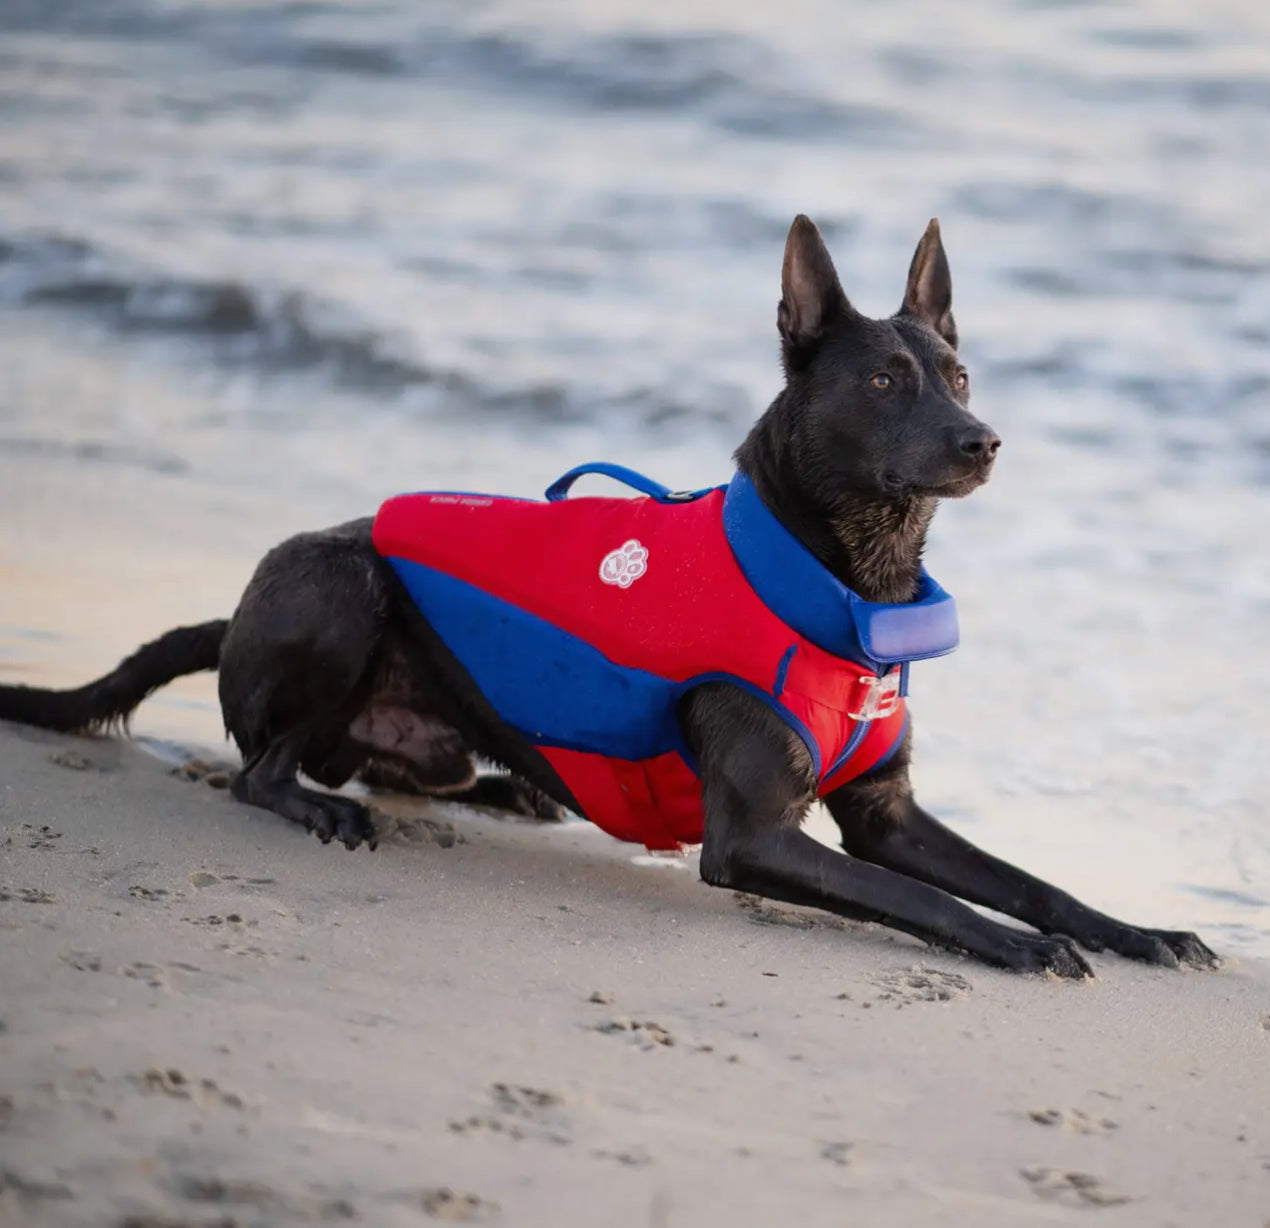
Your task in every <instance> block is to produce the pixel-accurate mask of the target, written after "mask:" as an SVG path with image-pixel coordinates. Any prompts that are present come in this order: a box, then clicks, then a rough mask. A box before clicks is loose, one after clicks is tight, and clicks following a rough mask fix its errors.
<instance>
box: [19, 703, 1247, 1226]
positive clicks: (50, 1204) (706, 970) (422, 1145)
mask: <svg viewBox="0 0 1270 1228" xmlns="http://www.w3.org/2000/svg"><path fill="white" fill-rule="evenodd" d="M0 828H2V829H3V831H2V833H0V1033H2V1034H0V1223H4V1224H10V1223H12V1224H26V1223H31V1224H50V1225H106V1226H111V1225H123V1224H129V1225H134V1226H139V1225H148V1226H150V1228H159V1226H163V1228H168V1226H175V1225H181V1226H188V1228H195V1226H204V1225H206V1226H211V1225H217V1226H226V1225H235V1226H236V1225H268V1226H270V1228H272V1226H273V1225H290V1224H305V1223H340V1222H345V1221H348V1222H357V1223H364V1224H370V1225H381V1224H382V1225H399V1224H400V1225H410V1224H423V1223H427V1222H430V1220H440V1221H447V1220H449V1221H456V1220H457V1221H467V1222H473V1223H493V1224H505V1225H527V1226H528V1225H553V1226H561V1225H579V1226H581V1225H586V1226H588V1228H590V1226H592V1225H615V1226H621V1225H639V1226H641V1228H642V1226H646V1225H665V1226H667V1228H671V1226H675V1228H677V1226H681V1225H683V1226H686V1225H693V1226H702V1225H715V1224H719V1225H723V1224H726V1225H729V1226H731V1228H744V1226H746V1225H756V1226H757V1225H764V1226H767V1225H786V1224H798V1225H800V1226H803V1228H812V1226H817V1225H826V1226H828V1225H836V1226H843V1225H906V1226H907V1225H944V1224H947V1225H998V1224H999V1225H1017V1224H1031V1223H1037V1224H1050V1223H1054V1224H1061V1223H1067V1222H1081V1223H1084V1222H1087V1220H1088V1219H1089V1218H1090V1217H1092V1219H1093V1221H1094V1222H1098V1223H1100V1224H1101V1223H1105V1224H1107V1225H1108V1226H1109V1228H1111V1226H1114V1225H1122V1224H1134V1225H1137V1224H1141V1225H1205V1226H1207V1225H1215V1224H1220V1225H1223V1228H1225V1226H1233V1225H1250V1226H1253V1228H1261V1226H1262V1225H1263V1224H1265V1223H1266V1222H1267V1218H1268V1217H1270V1111H1268V1109H1267V1106H1270V972H1268V970H1267V968H1266V966H1265V965H1264V964H1262V963H1259V962H1256V961H1252V960H1245V961H1240V962H1234V961H1232V962H1230V963H1228V964H1227V966H1226V967H1225V968H1224V969H1223V970H1222V971H1220V972H1218V973H1215V974H1201V973H1187V972H1183V973H1178V972H1165V971H1159V970H1155V969H1149V968H1143V967H1139V966H1136V965H1133V964H1130V963H1127V962H1124V961H1121V960H1118V959H1114V958H1097V957H1096V958H1095V960H1094V963H1095V966H1096V969H1097V972H1098V980H1097V981H1095V982H1092V983H1089V984H1076V985H1074V984H1069V983H1060V982H1057V981H1053V980H1045V979H1040V978H1021V977H1016V976H1012V975H1009V974H1006V973H1001V972H997V971H994V970H991V969H988V968H984V967H981V966H979V965H977V964H975V963H972V962H970V961H968V960H965V959H961V958H958V957H956V956H952V955H948V954H943V953H939V952H934V951H931V950H929V949H927V948H925V947H923V946H921V945H920V944H918V943H916V942H913V941H911V940H909V939H907V938H905V937H903V936H900V935H895V934H892V933H890V932H888V931H885V930H882V929H879V928H875V927H865V926H856V925H847V924H843V923H841V922H839V921H837V920H836V919H834V918H831V917H823V916H819V915H814V914H810V913H805V912H799V911H797V910H793V909H785V908H775V907H771V906H768V905H760V904H758V903H757V902H755V901H752V900H746V899H743V898H738V897H736V896H734V895H733V894H731V893H728V892H721V891H714V890H711V889H710V888H708V887H706V886H704V885H703V884H701V882H700V881H699V880H698V878H697V876H696V873H695V864H694V863H692V862H691V861H688V862H681V863H677V864H673V865H667V866H664V867H659V866H648V865H643V864H639V863H638V862H637V861H636V860H633V855H632V850H630V849H629V848H627V847H624V846H620V845H618V844H617V843H615V842H613V841H610V840H609V839H608V838H607V837H605V836H603V835H601V834H600V833H598V832H596V831H594V830H593V829H591V828H589V827H587V826H586V825H584V824H568V825H565V826H563V827H548V828H541V827H534V826H528V825H518V824H515V823H503V822H498V821H496V820H494V819H493V818H492V817H489V816H485V815H481V814H479V813H477V812H475V811H472V810H469V809H462V808H458V807H446V806H432V807H420V808H418V809H417V810H416V811H415V816H414V817H413V818H412V817H409V816H399V817H398V818H395V819H388V820H386V828H387V831H386V835H385V839H384V842H383V843H382V845H381V847H380V848H379V850H378V851H377V852H375V853H368V852H365V851H360V852H358V853H355V854H354V853H348V852H346V851H345V850H343V849H342V848H338V847H330V848H324V847H322V846H321V845H320V844H319V843H318V842H317V841H316V840H313V839H312V838H311V837H307V836H305V835H303V834H302V833H300V832H299V831H297V830H296V829H294V828H290V827H288V826H287V825H286V824H285V823H283V822H282V821H280V820H277V819H275V818H274V817H272V816H270V815H268V814H265V813H263V812H260V811H253V810H250V809H248V808H246V807H243V806H240V805H238V804H236V803H235V802H233V801H232V800H231V799H230V798H229V797H228V796H227V794H226V793H225V792H224V791H223V790H218V789H216V788H212V787H208V784H207V783H206V782H205V781H196V782H191V781H187V780H183V779H181V778H180V777H179V776H174V775H172V772H171V768H170V767H169V766H168V765H166V764H164V763H162V762H161V761H159V760H158V759H156V758H153V757H151V756H149V755H147V754H145V753H143V752H142V751H141V750H139V749H138V748H137V747H135V746H132V745H129V744H127V743H125V742H118V741H98V740H82V739H72V738H62V737H57V736H54V735H49V734H43V733H39V732H36V731H31V730H26V729H21V728H17V727H14V726H4V727H0Z"/></svg>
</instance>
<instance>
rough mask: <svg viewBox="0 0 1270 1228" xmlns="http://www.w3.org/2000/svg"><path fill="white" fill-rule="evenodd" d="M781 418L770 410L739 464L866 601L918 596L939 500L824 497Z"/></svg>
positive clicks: (782, 517)
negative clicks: (798, 464) (809, 480)
mask: <svg viewBox="0 0 1270 1228" xmlns="http://www.w3.org/2000/svg"><path fill="white" fill-rule="evenodd" d="M778 425H779V424H778V423H777V422H776V421H775V419H774V416H773V415H770V414H768V415H764V417H763V418H761V419H760V420H759V421H758V423H756V424H755V427H754V429H753V430H752V431H751V432H750V435H749V437H748V438H747V439H746V441H745V442H744V443H743V444H742V445H741V447H740V448H738V449H737V453H736V461H737V466H738V468H740V470H741V471H742V472H743V473H744V474H745V475H746V476H747V477H748V478H749V479H750V481H751V482H753V483H754V488H755V489H756V490H757V491H758V493H759V497H760V498H761V499H762V500H763V502H764V503H765V504H766V505H767V507H768V510H770V511H771V512H772V514H773V515H775V517H776V518H777V519H778V520H779V521H780V522H781V523H782V524H783V525H784V526H785V527H786V528H787V529H788V530H789V531H790V532H791V533H792V534H793V535H794V536H795V537H797V538H798V540H799V541H800V542H802V544H803V545H804V546H806V547H807V549H808V550H810V551H811V553H812V554H813V555H815V557H816V558H817V559H819V560H820V562H821V563H822V564H824V566H825V567H826V568H827V569H828V570H829V571H830V572H831V573H832V574H833V575H835V576H836V577H837V578H838V579H839V580H841V581H842V583H843V584H845V585H846V586H847V587H848V588H849V589H851V590H853V591H854V592H856V593H858V594H859V595H860V596H861V597H863V598H864V599H865V601H877V602H904V601H912V600H913V599H914V598H915V597H916V596H917V589H918V581H919V578H920V575H921V566H922V551H923V549H924V548H925V545H926V531H927V529H928V528H929V527H930V522H931V517H932V516H933V515H934V514H935V504H936V500H934V499H932V498H926V497H913V498H908V499H889V500H888V499H874V498H867V497H864V496H860V495H852V494H846V495H838V496H836V497H834V498H833V499H832V501H823V500H819V499H817V498H816V497H815V496H814V495H812V494H811V492H809V491H807V490H806V488H805V486H804V485H803V484H802V483H800V482H799V481H798V477H797V474H796V472H795V464H794V459H793V457H792V456H791V455H790V448H789V446H788V440H787V438H784V437H783V432H782V431H780V430H779V429H778Z"/></svg>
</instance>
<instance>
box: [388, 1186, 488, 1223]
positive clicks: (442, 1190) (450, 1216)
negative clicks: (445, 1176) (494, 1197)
mask: <svg viewBox="0 0 1270 1228" xmlns="http://www.w3.org/2000/svg"><path fill="white" fill-rule="evenodd" d="M418 1197H419V1205H420V1206H421V1207H422V1208H423V1210H424V1213H425V1214H427V1215H430V1216H432V1218H433V1219H440V1220H448V1221H450V1222H451V1223H456V1224H475V1223H481V1222H484V1221H485V1220H488V1219H492V1218H493V1217H494V1216H496V1215H497V1214H498V1203H496V1202H490V1201H489V1199H487V1198H478V1197H477V1196H476V1195H475V1194H464V1193H463V1192H461V1191H460V1190H452V1189H450V1187H449V1186H448V1185H442V1186H438V1187H436V1188H435V1189H430V1190H421V1191H420V1193H419V1195H418ZM410 1201H411V1202H413V1201H414V1199H413V1198H411V1199H410Z"/></svg>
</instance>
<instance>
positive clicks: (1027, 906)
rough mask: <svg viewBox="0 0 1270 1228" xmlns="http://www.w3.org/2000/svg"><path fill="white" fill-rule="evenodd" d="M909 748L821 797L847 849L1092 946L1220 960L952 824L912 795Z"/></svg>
mask: <svg viewBox="0 0 1270 1228" xmlns="http://www.w3.org/2000/svg"><path fill="white" fill-rule="evenodd" d="M908 752H909V743H908V742H907V740H906V741H905V744H904V746H903V747H902V748H901V749H900V752H899V753H898V754H897V755H896V756H895V758H894V759H892V760H891V762H890V763H888V764H887V765H886V766H885V767H884V768H882V769H880V770H879V771H878V772H876V773H874V774H873V775H872V776H866V777H862V778H861V779H860V780H857V781H852V782H851V783H850V784H847V785H843V786H842V788H840V789H838V790H836V791H835V792H833V793H831V794H830V795H829V796H828V797H827V798H825V805H826V806H827V807H828V808H829V812H830V813H831V814H832V815H833V817H834V819H835V820H836V822H837V824H838V828H839V830H840V831H841V832H842V847H843V849H844V850H845V851H846V852H847V853H849V854H851V855H852V856H855V857H860V858H863V859H864V860H866V861H869V862H872V863H873V864H874V865H877V866H884V867H886V868H887V869H890V870H893V871H897V872H898V873H901V874H906V875H909V876H911V877H913V878H916V879H920V880H921V881H922V882H924V883H930V884H932V885H933V886H936V887H940V888H942V889H943V890H944V891H948V892H951V893H952V894H953V895H957V896H960V897H961V898H962V899H965V900H970V901H971V902H972V903H975V904H982V905H984V906H985V907H987V908H992V909H995V910H996V911H997V912H1001V913H1005V914H1006V915H1007V916H1011V917H1017V918H1018V919H1019V920H1020V921H1025V922H1026V923H1027V924H1028V925H1033V926H1035V927H1036V928H1037V929H1038V930H1040V931H1041V932H1042V933H1043V934H1056V933H1057V934H1066V935H1068V936H1069V937H1071V938H1074V939H1075V940H1076V941H1077V942H1078V943H1080V944H1081V946H1083V947H1085V948H1086V949H1088V950H1090V951H1103V950H1109V951H1115V952H1116V953H1117V954H1118V955H1124V956H1127V957H1129V958H1130V959H1140V960H1144V961H1145V962H1147V963H1151V964H1164V965H1166V966H1169V967H1177V965H1178V963H1179V962H1181V963H1185V964H1190V965H1191V966H1192V967H1196V968H1215V967H1216V966H1217V965H1218V964H1219V963H1220V962H1221V961H1220V960H1219V959H1218V958H1217V956H1216V955H1214V954H1213V952H1212V951H1210V950H1209V949H1208V947H1206V946H1205V945H1204V944H1203V943H1202V942H1201V941H1200V940H1199V938H1197V937H1196V936H1195V935H1194V934H1191V933H1188V932H1185V931H1181V930H1154V929H1140V928H1138V927H1135V926H1131V925H1126V924H1125V923H1124V922H1123V921H1117V920H1116V919H1115V918H1114V917H1109V916H1107V915H1106V914H1105V913H1100V912H1098V911H1096V910H1095V909H1093V908H1090V907H1088V906H1087V905H1085V904H1082V903H1081V902H1080V901H1079V900H1077V899H1075V898H1074V897H1072V896H1070V895H1068V894H1067V893H1066V892H1064V891H1060V890H1059V889H1058V888H1057V887H1051V886H1050V884H1049V883H1046V882H1043V881H1042V880H1041V879H1039V878H1034V877H1033V876H1032V875H1031V874H1027V873H1025V872H1024V871H1022V870H1019V869H1017V868H1016V867H1014V866H1012V865H1010V864H1009V863H1008V862H1005V861H1001V860H1000V859H999V858H997V857H993V856H991V855H989V854H988V853H985V852H983V851H982V850H980V849H978V848H976V847H975V846H974V845H973V844H971V843H970V842H969V841H967V840H964V839H962V837H960V836H958V835H957V834H956V833H955V832H952V831H949V830H948V828H946V827H944V826H943V824H941V823H939V822H937V821H936V820H935V819H934V818H932V817H931V816H930V815H929V814H927V813H926V811H924V810H923V809H922V808H921V807H920V806H919V805H918V804H917V803H916V802H915V801H914V800H913V794H912V789H911V788H910V786H909V780H908Z"/></svg>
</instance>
